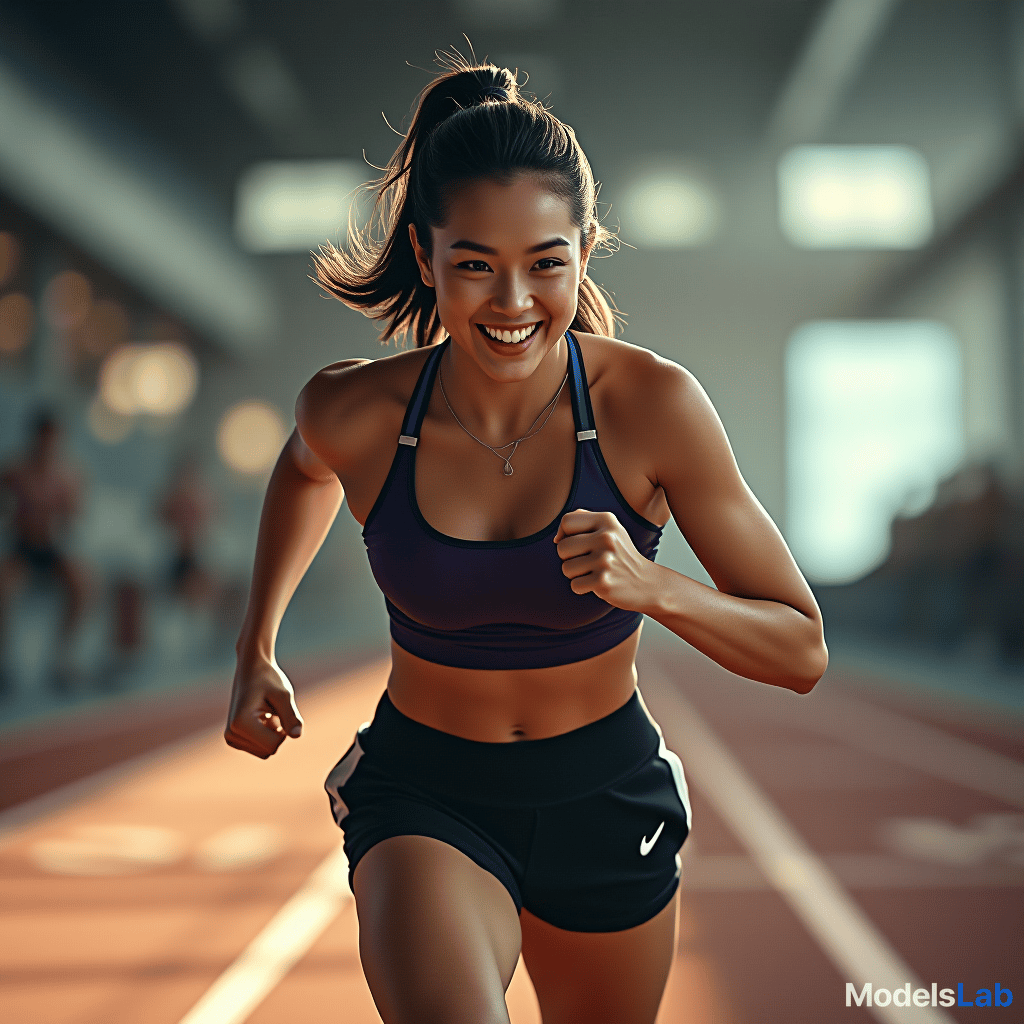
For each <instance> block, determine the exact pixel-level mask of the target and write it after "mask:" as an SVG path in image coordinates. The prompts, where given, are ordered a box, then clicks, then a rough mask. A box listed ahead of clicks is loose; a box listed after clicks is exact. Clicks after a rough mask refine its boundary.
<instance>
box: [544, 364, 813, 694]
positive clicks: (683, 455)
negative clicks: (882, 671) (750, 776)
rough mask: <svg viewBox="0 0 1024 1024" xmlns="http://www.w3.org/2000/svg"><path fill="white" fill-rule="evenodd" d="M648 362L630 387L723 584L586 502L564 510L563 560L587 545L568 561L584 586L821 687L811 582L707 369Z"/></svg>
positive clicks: (661, 478)
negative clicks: (756, 489)
mask: <svg viewBox="0 0 1024 1024" xmlns="http://www.w3.org/2000/svg"><path fill="white" fill-rule="evenodd" d="M641 362H642V368H641V367H638V369H639V370H640V374H641V377H642V379H640V380H638V381H634V382H633V384H634V386H633V387H632V388H631V389H630V390H631V393H632V394H633V395H635V396H636V399H635V404H636V415H638V416H640V417H641V421H642V422H643V423H644V435H645V439H646V445H647V446H650V447H649V449H648V450H649V451H650V452H651V454H652V459H653V463H652V465H653V469H654V472H655V474H656V477H657V483H658V484H660V485H661V487H662V488H663V489H664V492H665V497H666V498H667V500H668V504H669V508H670V509H671V510H672V515H673V517H674V519H675V521H676V523H677V525H678V526H679V529H680V531H681V532H682V534H683V536H684V537H685V538H686V540H687V542H688V543H689V545H690V547H691V548H692V549H693V552H694V554H695V555H696V556H697V558H698V559H699V560H700V562H701V564H702V565H703V566H704V568H705V569H706V570H707V572H708V575H709V576H710V577H711V578H712V580H714V582H715V586H716V587H717V588H718V589H717V590H716V589H715V588H713V587H708V586H705V585H704V584H703V583H698V582H697V581H696V580H693V579H690V578H689V577H688V576H684V575H683V574H682V573H679V572H676V571H675V570H674V569H670V568H668V567H667V566H663V565H658V564H657V563H655V562H651V561H649V560H648V559H646V558H644V557H643V556H642V555H640V554H639V552H637V551H636V548H635V547H634V546H633V545H632V543H631V542H630V540H629V537H628V535H627V534H626V533H625V530H624V529H623V528H622V527H621V526H620V525H619V524H618V523H617V522H614V521H613V520H614V517H611V516H609V515H608V514H607V513H593V512H587V511H586V510H578V511H576V512H570V513H568V515H567V516H565V517H563V522H562V527H561V528H560V530H559V534H558V535H556V542H557V543H559V548H558V550H559V554H560V555H561V556H562V558H563V559H566V556H567V555H568V556H570V557H571V556H572V555H574V554H575V555H577V558H576V559H573V560H572V561H573V564H570V561H568V560H566V561H563V571H566V575H568V576H570V578H571V579H572V584H573V591H574V592H576V593H584V592H588V591H592V592H593V593H595V594H597V596H599V597H602V598H603V599H604V600H607V601H609V603H610V604H614V605H616V606H618V607H625V608H629V609H630V610H635V611H640V612H643V613H644V614H645V615H649V616H650V617H651V618H653V619H657V620H658V622H660V623H662V624H663V625H664V626H667V627H668V628H669V629H670V630H672V632H673V633H675V634H676V635H677V636H679V637H681V638H682V639H683V640H685V641H686V642H687V643H688V644H690V645H691V646H693V647H695V648H697V650H699V651H701V652H702V653H703V654H706V655H707V656H708V657H709V658H711V659H713V660H714V661H716V662H718V664H719V665H721V666H722V667H723V668H726V669H728V670H729V671H730V672H735V673H736V674H737V675H741V676H745V677H746V678H748V679H755V680H757V681H758V682H762V683H768V684H770V685H772V686H782V687H785V688H786V689H789V690H794V691H796V692H797V693H807V692H809V691H810V690H811V688H812V687H813V686H814V684H815V683H816V682H817V681H818V680H819V679H820V678H821V676H822V674H823V673H824V671H825V668H826V666H827V665H828V649H827V648H826V646H825V638H824V633H823V627H822V620H821V612H820V611H819V609H818V605H817V602H816V601H815V600H814V595H813V594H812V593H811V589H810V587H809V586H808V585H807V581H806V580H805V579H804V577H803V575H802V573H801V572H800V569H799V568H798V567H797V564H796V562H795V561H794V559H793V556H792V554H791V553H790V551H789V548H788V547H787V546H786V542H785V540H783V538H782V534H781V533H779V530H778V528H777V527H776V526H775V524H774V523H773V522H772V520H771V518H770V517H769V515H768V513H767V512H765V510H764V509H763V508H762V507H761V504H760V502H759V501H758V500H757V498H756V497H755V496H754V494H753V492H752V491H751V490H750V488H749V487H748V486H747V484H746V481H745V480H744V479H743V477H742V475H741V474H740V471H739V467H738V466H737V464H736V459H735V457H734V455H733V452H732V448H731V446H730V444H729V439H728V437H727V436H726V433H725V429H724V428H723V426H722V423H721V420H720V419H719V418H718V414H717V413H716V412H715V408H714V406H713V405H712V404H711V400H710V399H709V398H708V396H707V394H706V393H705V392H704V389H703V388H702V387H701V386H700V384H699V383H698V381H697V380H696V378H695V377H693V375H692V374H690V373H689V372H688V371H687V370H685V369H683V368H682V367H681V366H679V365H678V364H676V363H671V362H669V361H668V360H664V359H660V358H657V357H656V358H655V359H653V360H648V359H644V360H642V361H641ZM570 517H572V518H570ZM588 534H589V536H590V538H591V539H590V542H589V543H587V542H586V541H584V539H583V538H584V537H585V536H587V535H588ZM584 548H587V550H586V551H584Z"/></svg>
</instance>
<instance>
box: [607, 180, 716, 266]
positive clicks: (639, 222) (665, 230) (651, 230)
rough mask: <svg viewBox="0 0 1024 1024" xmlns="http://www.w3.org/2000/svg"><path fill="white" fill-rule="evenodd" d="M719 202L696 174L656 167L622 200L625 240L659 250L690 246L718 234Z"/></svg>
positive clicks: (700, 243)
mask: <svg viewBox="0 0 1024 1024" xmlns="http://www.w3.org/2000/svg"><path fill="white" fill-rule="evenodd" d="M718 224H719V207H718V201H717V199H716V198H715V195H714V193H713V192H712V191H711V189H710V187H709V186H708V185H707V184H705V183H704V182H703V181H702V180H701V179H700V178H699V177H698V176H697V175H696V174H694V173H692V172H689V171H687V170H685V169H681V168H669V167H666V168H653V169H651V170H650V171H648V172H647V173H645V174H643V175H641V176H640V177H639V178H637V179H636V180H635V181H634V182H633V183H632V184H631V185H630V186H629V187H627V189H626V191H625V194H624V196H623V201H622V235H623V239H624V241H626V242H631V243H635V244H637V245H639V246H646V247H648V248H657V249H688V248H693V247H695V246H700V245H705V244H707V243H708V242H710V241H711V239H712V238H714V237H715V234H716V233H717V231H718Z"/></svg>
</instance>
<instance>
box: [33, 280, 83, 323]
mask: <svg viewBox="0 0 1024 1024" xmlns="http://www.w3.org/2000/svg"><path fill="white" fill-rule="evenodd" d="M43 306H44V308H45V310H46V318H47V320H48V321H49V322H50V324H51V325H52V326H53V327H55V328H57V330H59V331H71V330H74V329H75V328H76V327H78V326H79V325H80V324H82V323H83V322H84V320H85V318H86V317H87V316H88V315H89V310H90V309H91V308H92V285H91V284H90V283H89V279H88V278H87V277H86V276H85V275H84V274H80V273H78V271H77V270H65V271H63V272H62V273H60V274H57V276H56V277H54V278H53V280H51V281H50V283H49V284H48V285H47V286H46V292H45V294H44V299H43Z"/></svg>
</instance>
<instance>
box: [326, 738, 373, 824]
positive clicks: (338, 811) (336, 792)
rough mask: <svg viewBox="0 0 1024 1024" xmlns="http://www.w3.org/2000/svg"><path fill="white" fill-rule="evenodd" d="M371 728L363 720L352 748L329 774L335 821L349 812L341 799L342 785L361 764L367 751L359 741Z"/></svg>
mask: <svg viewBox="0 0 1024 1024" xmlns="http://www.w3.org/2000/svg"><path fill="white" fill-rule="evenodd" d="M369 728H370V723H369V722H363V724H362V725H361V726H359V728H358V729H357V730H356V738H355V741H354V742H353V744H352V747H351V749H350V750H349V752H348V753H347V754H346V755H345V756H344V757H343V758H342V759H341V760H340V761H339V762H338V763H337V764H336V765H335V766H334V768H333V769H332V770H331V774H330V775H328V776H327V782H326V784H325V788H326V790H327V793H328V795H329V796H330V798H331V810H332V811H333V812H334V820H335V821H341V819H342V818H344V817H345V815H346V814H348V806H347V805H346V803H345V801H344V800H342V799H341V792H340V790H341V787H342V786H344V785H345V783H346V782H348V780H349V779H350V778H352V773H353V772H354V771H355V770H356V765H357V764H359V759H360V758H361V757H362V756H363V754H364V753H365V751H364V750H363V745H362V744H361V743H360V742H359V734H360V733H362V732H365V731H366V730H367V729H369Z"/></svg>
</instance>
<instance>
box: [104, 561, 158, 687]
mask: <svg viewBox="0 0 1024 1024" xmlns="http://www.w3.org/2000/svg"><path fill="white" fill-rule="evenodd" d="M147 603H148V602H147V600H146V590H145V588H144V587H143V586H142V584H141V583H139V581H138V580H136V579H133V578H132V577H130V576H119V577H118V578H117V579H116V580H115V581H114V583H113V586H112V588H111V619H110V637H109V639H110V650H109V655H108V658H107V663H106V666H105V669H104V671H103V673H102V674H101V677H100V680H101V681H100V686H101V688H102V689H107V690H116V689H120V688H121V687H122V686H124V685H125V684H126V683H127V681H128V679H129V677H130V675H131V673H132V672H133V671H134V670H135V669H137V668H138V666H139V663H140V661H141V659H142V654H143V651H144V648H145V644H146V605H147Z"/></svg>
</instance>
